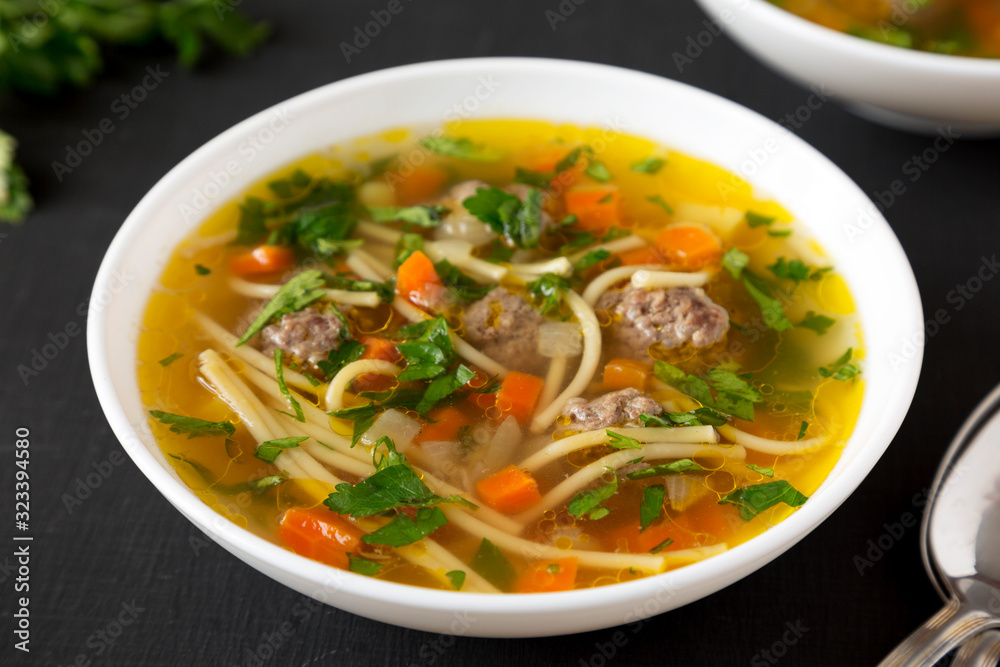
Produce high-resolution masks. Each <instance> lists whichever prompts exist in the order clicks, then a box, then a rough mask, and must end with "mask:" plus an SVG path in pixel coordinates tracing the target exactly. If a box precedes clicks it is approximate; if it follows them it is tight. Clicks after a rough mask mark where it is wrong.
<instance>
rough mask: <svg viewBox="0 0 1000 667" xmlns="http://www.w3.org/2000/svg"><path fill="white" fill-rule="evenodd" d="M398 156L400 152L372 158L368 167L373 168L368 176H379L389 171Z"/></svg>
mask: <svg viewBox="0 0 1000 667" xmlns="http://www.w3.org/2000/svg"><path fill="white" fill-rule="evenodd" d="M398 158H399V154H398V153H389V154H388V155H385V156H383V157H380V158H376V159H374V160H372V161H371V162H369V163H368V169H370V170H371V173H370V174H369V175H368V178H378V177H379V176H381V175H382V174H384V173H385V172H387V171H389V168H390V167H392V165H393V164H394V163H395V162H396V160H397V159H398Z"/></svg>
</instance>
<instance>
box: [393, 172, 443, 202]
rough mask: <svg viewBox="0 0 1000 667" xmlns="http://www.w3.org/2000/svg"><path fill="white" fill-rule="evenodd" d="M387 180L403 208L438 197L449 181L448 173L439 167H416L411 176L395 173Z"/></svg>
mask: <svg viewBox="0 0 1000 667" xmlns="http://www.w3.org/2000/svg"><path fill="white" fill-rule="evenodd" d="M387 180H388V181H389V182H390V184H391V185H392V187H393V189H394V190H395V192H396V201H397V202H398V203H399V204H400V205H401V206H412V205H413V204H419V203H421V202H423V201H426V200H427V199H429V198H430V197H433V196H434V195H436V194H437V193H438V192H439V191H440V190H441V187H442V186H443V185H444V183H445V181H447V180H448V173H447V172H446V171H445V170H444V169H440V168H438V167H432V166H423V167H414V169H413V171H412V172H410V173H409V174H406V175H403V174H395V173H394V174H391V175H389V176H388V179H387Z"/></svg>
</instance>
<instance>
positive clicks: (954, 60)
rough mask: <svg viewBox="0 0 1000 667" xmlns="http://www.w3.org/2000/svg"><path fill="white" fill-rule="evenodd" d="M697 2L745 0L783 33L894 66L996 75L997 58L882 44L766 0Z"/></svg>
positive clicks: (730, 2) (999, 70)
mask: <svg viewBox="0 0 1000 667" xmlns="http://www.w3.org/2000/svg"><path fill="white" fill-rule="evenodd" d="M698 2H701V3H724V4H726V5H733V6H736V7H737V9H736V11H740V9H739V6H740V5H746V4H747V3H749V7H745V8H743V9H744V10H745V9H749V11H751V12H756V13H757V16H758V17H759V18H760V19H761V20H765V21H768V22H769V23H772V24H774V25H775V26H777V27H778V28H780V29H782V30H784V31H786V32H800V33H802V34H803V37H805V38H807V39H808V40H809V41H812V42H818V43H819V44H820V45H821V46H826V47H829V48H831V49H834V50H837V51H841V52H847V51H857V53H858V55H861V56H869V57H871V58H874V59H879V60H882V61H885V62H886V63H887V64H890V65H894V66H901V67H915V68H919V69H920V70H921V71H924V72H926V70H927V69H930V70H932V71H933V73H935V74H941V75H945V76H947V75H954V74H965V75H969V74H976V75H988V76H997V75H998V74H1000V59H993V58H980V57H976V56H964V55H952V54H948V53H936V52H934V51H921V50H918V49H907V48H904V47H901V46H893V45H891V44H883V43H881V42H876V41H873V40H870V39H865V38H863V37H858V36H856V35H851V34H849V33H845V32H840V31H839V30H834V29H833V28H829V27H827V26H825V25H820V24H819V23H814V22H813V21H810V20H809V19H807V18H804V17H802V16H799V15H798V14H794V13H792V12H790V11H788V10H787V9H782V8H781V7H778V6H777V5H775V4H773V3H771V2H769V1H768V0H698Z"/></svg>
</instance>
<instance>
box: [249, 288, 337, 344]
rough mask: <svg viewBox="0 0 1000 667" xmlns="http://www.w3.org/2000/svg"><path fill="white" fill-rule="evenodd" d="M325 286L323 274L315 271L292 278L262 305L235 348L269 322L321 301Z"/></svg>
mask: <svg viewBox="0 0 1000 667" xmlns="http://www.w3.org/2000/svg"><path fill="white" fill-rule="evenodd" d="M325 284H326V281H325V280H324V278H323V272H322V271H318V270H316V269H311V270H309V271H303V272H302V273H300V274H298V275H296V276H294V277H293V278H292V279H291V280H289V281H288V282H287V283H285V284H284V285H282V286H281V289H279V290H278V293H277V294H275V295H274V296H273V297H272V298H271V300H270V301H268V302H267V303H266V304H265V305H264V308H263V309H261V311H260V314H259V315H258V316H257V319H255V320H254V321H253V322H252V323H251V324H250V326H249V327H248V328H247V330H246V331H245V332H244V333H243V336H241V337H240V340H239V342H237V343H236V346H237V347H239V346H240V345H243V344H244V343H246V342H247V341H248V340H250V338H251V337H252V336H253V335H254V334H255V333H257V332H258V331H260V330H261V329H263V328H264V327H265V326H266V325H267V323H268V322H270V321H271V320H273V319H276V318H278V317H281V316H282V315H284V314H286V313H294V312H297V311H300V310H302V309H303V308H305V307H306V306H308V305H309V304H311V303H312V302H314V301H318V300H319V299H322V298H323V297H324V296H326V292H325V291H324V290H323V289H322V288H323V286H324V285H325Z"/></svg>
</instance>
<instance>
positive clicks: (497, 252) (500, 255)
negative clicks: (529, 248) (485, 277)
mask: <svg viewBox="0 0 1000 667" xmlns="http://www.w3.org/2000/svg"><path fill="white" fill-rule="evenodd" d="M513 256H514V249H513V248H511V247H510V246H508V245H507V244H505V243H504V242H503V241H501V240H499V239H493V240H492V241H490V254H489V256H488V257H485V258H484V259H486V261H487V262H493V263H494V264H500V263H502V262H509V261H510V258H511V257H513Z"/></svg>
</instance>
